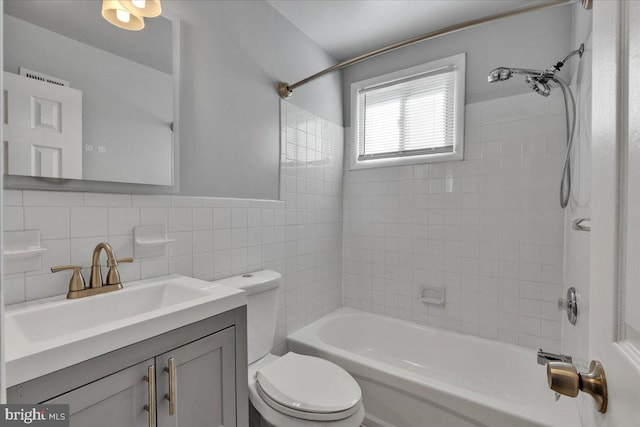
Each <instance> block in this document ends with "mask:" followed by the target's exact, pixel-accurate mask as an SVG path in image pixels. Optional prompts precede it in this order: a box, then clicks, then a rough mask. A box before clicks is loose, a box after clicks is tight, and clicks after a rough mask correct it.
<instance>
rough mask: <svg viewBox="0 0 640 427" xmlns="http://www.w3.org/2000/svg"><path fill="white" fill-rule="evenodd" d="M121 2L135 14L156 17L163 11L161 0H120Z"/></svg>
mask: <svg viewBox="0 0 640 427" xmlns="http://www.w3.org/2000/svg"><path fill="white" fill-rule="evenodd" d="M120 4H121V5H122V6H124V7H125V9H127V10H128V11H129V12H131V13H132V14H134V15H138V16H143V17H145V18H155V17H156V16H160V14H161V13H162V6H160V0H120Z"/></svg>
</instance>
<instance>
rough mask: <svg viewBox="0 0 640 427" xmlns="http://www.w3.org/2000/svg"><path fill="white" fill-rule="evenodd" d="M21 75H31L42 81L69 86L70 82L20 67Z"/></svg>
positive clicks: (31, 77) (32, 77) (30, 76)
mask: <svg viewBox="0 0 640 427" xmlns="http://www.w3.org/2000/svg"><path fill="white" fill-rule="evenodd" d="M20 75H21V76H25V77H29V78H30V79H35V80H40V81H41V82H45V83H51V84H54V85H58V86H65V87H69V82H68V81H66V80H62V79H59V78H57V77H53V76H48V75H46V74H43V73H39V72H37V71H33V70H29V69H28V68H24V67H20Z"/></svg>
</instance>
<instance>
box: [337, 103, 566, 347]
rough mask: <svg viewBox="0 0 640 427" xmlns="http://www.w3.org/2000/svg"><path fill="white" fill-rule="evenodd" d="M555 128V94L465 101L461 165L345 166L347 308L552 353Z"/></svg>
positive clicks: (559, 122) (558, 233)
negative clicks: (435, 291) (437, 289)
mask: <svg viewBox="0 0 640 427" xmlns="http://www.w3.org/2000/svg"><path fill="white" fill-rule="evenodd" d="M564 132H565V121H564V103H563V101H562V97H561V92H560V91H555V92H554V94H552V96H551V97H549V98H546V99H545V98H543V97H541V96H539V95H537V94H524V95H518V96H513V97H508V98H502V99H497V100H492V101H487V102H481V103H476V104H470V105H467V107H466V129H465V159H464V160H463V161H457V162H443V163H431V164H424V165H417V166H407V167H394V168H379V169H366V170H358V171H348V170H347V171H345V177H344V262H343V286H344V301H345V305H347V306H351V307H356V308H361V309H364V310H367V311H372V312H376V313H382V314H385V315H389V316H393V317H398V318H401V319H407V320H412V321H415V322H418V323H420V324H428V325H433V326H438V327H443V328H446V329H449V330H453V331H458V332H462V333H465V334H471V335H477V336H481V337H486V338H490V339H495V340H499V341H504V342H509V343H515V344H520V345H523V346H527V347H534V348H537V347H544V348H545V349H548V350H550V351H559V350H560V339H561V317H560V313H559V312H558V311H557V308H556V300H557V298H558V297H559V296H560V295H561V293H562V289H563V287H562V281H563V224H564V212H563V210H562V209H560V207H559V201H558V200H559V196H558V186H559V182H560V174H561V168H562V163H563V160H564V153H563V151H564V146H565V139H564ZM347 164H348V162H347ZM420 285H435V286H444V287H445V288H446V305H444V306H436V305H426V304H424V303H422V302H421V301H420V299H419V298H418V293H419V286H420Z"/></svg>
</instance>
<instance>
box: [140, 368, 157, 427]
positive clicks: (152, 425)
mask: <svg viewBox="0 0 640 427" xmlns="http://www.w3.org/2000/svg"><path fill="white" fill-rule="evenodd" d="M155 371H156V370H155V367H154V366H153V365H149V366H148V367H147V375H145V376H144V377H143V379H144V380H145V381H146V382H147V383H148V385H147V389H148V391H149V404H148V405H144V410H145V411H147V412H148V413H149V427H156V374H155Z"/></svg>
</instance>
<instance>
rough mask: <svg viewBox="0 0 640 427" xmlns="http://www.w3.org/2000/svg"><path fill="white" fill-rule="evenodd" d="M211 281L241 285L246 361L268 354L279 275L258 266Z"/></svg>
mask: <svg viewBox="0 0 640 427" xmlns="http://www.w3.org/2000/svg"><path fill="white" fill-rule="evenodd" d="M215 283H216V284H220V285H222V286H228V287H233V288H238V289H242V290H243V291H245V292H246V293H247V341H248V342H247V351H248V356H249V364H251V363H253V362H255V361H256V360H258V359H260V358H262V357H264V356H266V355H267V354H269V353H270V352H271V349H272V348H273V338H274V337H275V333H276V303H277V294H278V287H279V286H280V284H281V283H282V275H281V274H280V273H277V272H275V271H271V270H261V271H256V272H255V273H248V274H243V275H241V276H234V277H229V278H227V279H221V280H216V282H215Z"/></svg>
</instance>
